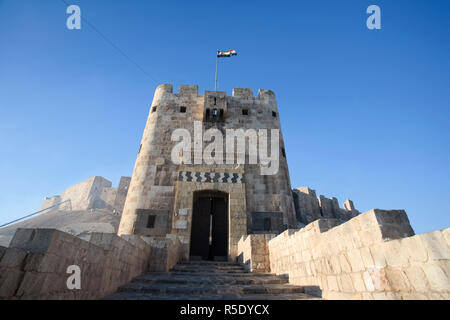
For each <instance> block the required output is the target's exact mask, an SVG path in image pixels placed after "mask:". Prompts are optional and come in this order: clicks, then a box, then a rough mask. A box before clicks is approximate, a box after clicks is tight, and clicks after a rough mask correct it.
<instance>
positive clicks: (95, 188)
mask: <svg viewBox="0 0 450 320" xmlns="http://www.w3.org/2000/svg"><path fill="white" fill-rule="evenodd" d="M130 180H131V178H130V177H121V178H120V182H119V187H118V188H112V187H111V186H112V183H111V181H109V180H107V179H105V178H103V177H99V176H95V177H91V178H89V179H87V180H86V181H83V182H80V183H78V184H76V185H74V186H71V187H69V188H67V189H66V190H65V191H64V192H63V193H62V194H61V195H56V196H53V197H50V198H45V199H44V201H43V202H42V205H41V210H44V209H47V208H49V207H52V206H55V205H57V204H58V203H61V202H65V203H64V204H62V205H61V206H58V207H55V208H51V209H49V210H61V211H85V210H89V209H110V210H112V211H114V212H116V213H117V214H120V213H122V210H123V206H124V204H125V199H126V197H127V192H128V187H129V185H130ZM68 200H70V201H68ZM66 201H68V202H66ZM45 212H48V210H44V211H43V212H42V213H45Z"/></svg>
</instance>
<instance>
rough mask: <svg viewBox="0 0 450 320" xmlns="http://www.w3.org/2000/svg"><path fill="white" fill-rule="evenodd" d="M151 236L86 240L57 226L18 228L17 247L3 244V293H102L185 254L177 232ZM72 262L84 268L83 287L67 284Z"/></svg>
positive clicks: (29, 295) (31, 295)
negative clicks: (54, 228) (170, 237)
mask: <svg viewBox="0 0 450 320" xmlns="http://www.w3.org/2000/svg"><path fill="white" fill-rule="evenodd" d="M126 239H128V240H130V241H127V240H126ZM146 240H147V242H145V241H144V240H142V239H141V238H140V237H138V236H125V237H124V238H120V237H118V236H117V235H115V234H101V233H96V234H92V242H87V241H84V240H81V239H79V238H76V237H74V236H72V235H70V234H66V233H64V232H61V231H58V230H52V229H19V230H18V231H17V232H16V236H15V237H14V238H13V241H12V242H11V244H12V247H10V248H4V249H2V257H1V260H0V298H2V299H97V298H101V297H103V296H105V295H107V294H110V293H112V292H114V291H115V290H116V289H117V287H118V286H120V285H123V284H125V283H128V282H129V281H131V279H132V278H134V277H135V276H138V275H140V274H142V273H144V272H147V271H148V270H149V269H152V268H153V269H158V270H163V271H167V270H168V269H169V268H171V267H172V266H173V265H175V264H176V263H177V261H178V260H179V259H180V249H179V248H180V242H179V240H178V239H177V238H176V237H175V238H174V239H169V238H164V239H160V240H158V239H146ZM161 243H163V245H158V244H161ZM152 258H155V259H154V260H152ZM72 265H75V266H78V267H79V268H80V270H81V289H80V290H69V289H68V288H67V285H66V280H67V278H68V277H69V275H68V274H67V268H68V267H69V266H72Z"/></svg>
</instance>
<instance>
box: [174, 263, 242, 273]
mask: <svg viewBox="0 0 450 320" xmlns="http://www.w3.org/2000/svg"><path fill="white" fill-rule="evenodd" d="M170 271H175V272H186V271H187V272H197V273H199V272H246V270H245V269H244V268H242V267H240V266H220V267H219V266H214V267H205V266H201V267H200V266H188V265H186V266H180V265H178V266H175V267H173V268H172V269H171V270H170Z"/></svg>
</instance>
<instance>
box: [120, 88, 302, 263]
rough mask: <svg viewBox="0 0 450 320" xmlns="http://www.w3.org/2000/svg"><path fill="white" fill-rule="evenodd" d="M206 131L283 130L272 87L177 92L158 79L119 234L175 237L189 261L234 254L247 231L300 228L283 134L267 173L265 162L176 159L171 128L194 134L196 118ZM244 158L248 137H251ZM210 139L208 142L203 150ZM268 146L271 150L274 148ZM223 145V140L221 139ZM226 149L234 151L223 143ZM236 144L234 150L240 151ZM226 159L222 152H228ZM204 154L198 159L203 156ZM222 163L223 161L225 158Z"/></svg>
mask: <svg viewBox="0 0 450 320" xmlns="http://www.w3.org/2000/svg"><path fill="white" fill-rule="evenodd" d="M196 121H198V122H197V125H200V126H201V129H202V132H205V131H206V130H208V129H210V128H216V129H218V130H220V132H222V133H224V136H225V132H226V129H243V130H247V129H255V130H256V131H258V130H259V129H269V130H268V133H267V135H268V137H267V140H268V143H269V145H270V146H271V144H270V138H269V136H270V132H271V131H270V129H280V119H279V113H278V109H277V103H276V99H275V95H274V93H273V92H272V91H270V90H261V89H260V90H259V92H258V95H257V96H256V97H254V96H253V92H252V89H243V88H234V89H233V95H232V96H227V95H226V92H220V91H206V92H205V93H204V94H203V95H200V94H198V86H195V85H181V86H180V88H179V91H178V93H173V87H172V85H170V84H163V85H160V86H159V87H158V88H157V89H156V91H155V95H154V99H153V102H152V105H151V108H150V112H149V116H148V120H147V123H146V126H145V130H144V134H143V137H142V142H141V146H140V148H139V153H138V156H137V160H136V164H135V167H134V172H133V175H132V178H131V183H130V187H129V191H128V195H127V199H126V202H125V207H124V211H123V214H122V219H121V222H120V227H119V231H118V234H119V235H122V234H137V235H141V236H151V237H159V236H160V237H166V236H168V235H169V237H170V235H172V236H175V235H176V236H178V237H179V239H181V241H182V243H183V256H184V257H185V259H194V258H203V259H230V260H232V259H233V260H234V258H235V257H236V254H237V243H238V241H239V239H240V238H241V236H242V235H245V234H254V233H280V232H282V231H283V230H285V229H287V228H295V227H296V226H297V220H296V217H295V209H294V202H293V196H292V191H291V185H290V180H289V172H288V166H287V161H286V155H285V149H284V142H283V137H282V134H281V132H280V133H279V148H280V150H277V151H278V152H279V170H278V172H277V173H276V174H273V175H262V174H261V166H262V165H261V164H260V162H258V163H257V164H249V163H248V160H246V162H245V164H241V165H237V164H236V163H235V164H233V165H230V164H216V163H214V164H206V163H205V162H204V161H203V162H202V163H201V164H194V163H196V162H195V160H198V159H195V157H196V156H195V150H197V149H196V148H200V150H201V148H202V146H201V145H200V146H199V145H196V144H195V143H192V150H193V152H192V155H193V157H192V158H191V160H192V161H191V163H192V164H185V163H181V164H176V163H174V162H173V161H172V160H171V153H172V149H173V147H174V146H175V144H176V142H174V141H172V139H171V137H172V132H173V131H174V130H175V129H178V128H182V129H186V130H188V131H189V132H190V134H191V136H192V137H194V122H196ZM246 142H247V143H246V149H245V155H246V159H248V156H249V143H248V139H247V138H246ZM207 144H208V143H206V142H203V148H204V147H205V145H207ZM270 146H269V148H268V150H269V151H268V152H269V153H270V152H271V151H270V150H271V149H270ZM224 148H225V143H224ZM225 152H229V150H228V149H226V151H225ZM237 152H238V149H237V148H236V149H234V154H233V155H234V156H238V154H237ZM223 158H224V159H225V154H224V157H223ZM200 160H201V159H200ZM224 163H225V161H224Z"/></svg>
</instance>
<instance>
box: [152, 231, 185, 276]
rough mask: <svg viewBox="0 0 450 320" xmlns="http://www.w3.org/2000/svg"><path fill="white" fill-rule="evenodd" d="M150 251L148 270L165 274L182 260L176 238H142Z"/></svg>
mask: <svg viewBox="0 0 450 320" xmlns="http://www.w3.org/2000/svg"><path fill="white" fill-rule="evenodd" d="M143 239H144V241H145V242H147V243H148V244H149V245H150V246H151V247H152V250H151V252H150V261H151V262H152V263H150V264H149V270H148V271H151V272H167V271H169V270H170V269H171V268H172V267H173V266H175V265H176V264H177V262H178V261H180V260H181V259H182V243H181V242H180V240H179V238H178V237H167V238H162V237H143Z"/></svg>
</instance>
